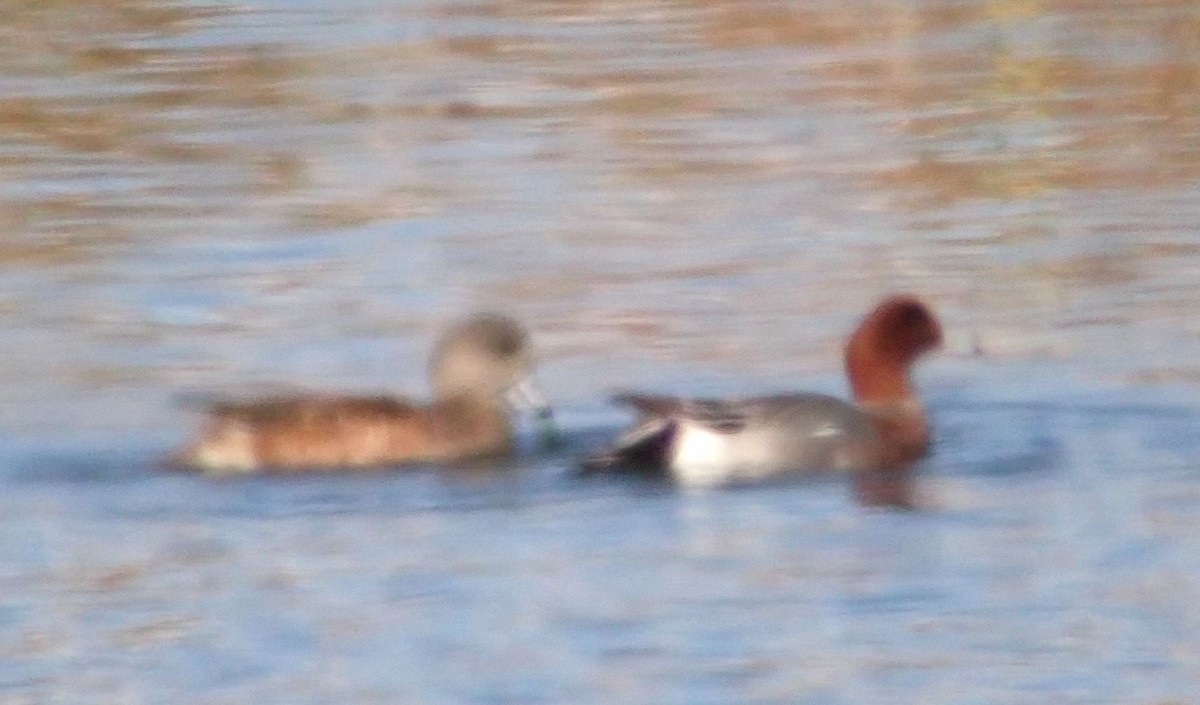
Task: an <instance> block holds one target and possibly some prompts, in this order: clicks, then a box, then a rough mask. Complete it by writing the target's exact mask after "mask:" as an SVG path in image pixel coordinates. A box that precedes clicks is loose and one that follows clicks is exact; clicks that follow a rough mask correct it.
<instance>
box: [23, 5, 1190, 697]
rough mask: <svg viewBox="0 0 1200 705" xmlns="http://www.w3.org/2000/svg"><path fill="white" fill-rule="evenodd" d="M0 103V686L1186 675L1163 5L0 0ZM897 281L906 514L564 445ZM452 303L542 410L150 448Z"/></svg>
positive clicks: (451, 690) (134, 688)
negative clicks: (681, 477) (458, 450)
mask: <svg viewBox="0 0 1200 705" xmlns="http://www.w3.org/2000/svg"><path fill="white" fill-rule="evenodd" d="M0 135H2V136H3V137H2V139H0V226H2V231H0V232H2V234H0V351H2V354H0V703H46V702H69V703H93V702H94V703H117V702H119V703H142V702H164V703H165V702H170V703H220V702H229V703H234V702H266V703H273V702H279V703H296V702H313V703H317V702H321V703H325V702H330V703H333V702H337V703H344V702H356V703H366V702H384V703H396V702H406V703H488V704H492V703H560V702H562V703H566V702H570V703H613V702H621V703H656V704H657V703H681V704H682V703H781V704H782V703H851V702H855V703H857V702H871V703H954V704H956V705H957V704H961V703H989V704H990V703H1031V704H1032V703H1046V702H1067V703H1121V704H1126V703H1145V704H1157V705H1166V704H1168V703H1170V704H1178V703H1193V702H1197V700H1196V697H1197V696H1196V693H1198V692H1200V636H1197V635H1198V634H1200V608H1198V607H1197V604H1200V468H1198V467H1197V463H1196V460H1195V459H1196V457H1197V454H1198V453H1200V434H1198V433H1197V428H1198V427H1200V403H1197V401H1196V394H1195V391H1196V389H1197V382H1200V363H1198V362H1197V360H1198V359H1200V356H1198V354H1197V353H1198V352H1200V344H1198V343H1200V341H1198V336H1200V319H1198V318H1197V316H1196V313H1195V312H1196V310H1197V302H1198V296H1197V285H1198V284H1200V237H1198V236H1197V235H1196V232H1195V226H1196V223H1197V222H1200V9H1197V8H1196V7H1195V6H1194V5H1193V4H1192V3H1190V2H1187V1H1185V0H1162V1H1159V2H1144V1H1143V0H1124V1H1117V0H1107V1H1103V0H1102V1H1098V2H1069V1H1063V2H1049V1H1042V0H990V1H986V0H943V1H940V2H939V1H937V0H929V1H917V0H891V1H885V0H875V1H868V0H840V1H839V2H832V1H824V0H813V1H809V2H767V1H765V0H679V1H675V0H659V1H655V0H641V1H640V2H626V1H625V0H608V1H606V2H592V1H590V0H560V1H555V0H502V1H501V0H495V1H493V0H476V1H474V2H456V1H453V0H443V1H434V0H426V1H424V2H419V1H410V2H405V1H403V0H393V1H391V2H366V1H361V2H343V3H335V2H320V1H319V0H312V1H301V0H295V1H286V0H280V1H279V2H274V3H270V2H251V3H223V2H174V3H172V2H158V1H157V0H156V1H153V2H151V1H150V0H110V1H108V2H97V3H81V2H77V1H69V0H54V1H50V2H41V3H28V2H24V3H23V2H9V3H0ZM898 290H907V291H913V292H917V293H919V294H920V295H922V296H923V297H925V298H926V299H927V300H929V301H930V302H931V304H932V305H933V306H935V307H936V309H937V310H938V312H939V314H940V315H941V317H942V319H943V322H944V324H945V327H946V330H947V334H948V343H949V344H948V346H947V347H948V349H947V350H946V351H945V353H944V354H943V355H941V356H940V357H937V358H934V359H932V360H930V361H929V362H928V363H927V364H925V365H924V366H923V367H922V369H921V370H920V375H919V377H920V386H921V388H922V390H923V391H924V392H925V395H926V402H927V404H928V406H929V408H930V411H931V413H932V415H933V416H934V418H935V421H936V423H937V428H938V445H937V448H936V451H935V454H934V456H933V457H932V458H931V459H930V461H929V462H928V463H927V464H926V466H925V467H924V468H923V474H922V486H921V488H922V498H923V504H924V507H925V509H924V510H923V511H921V512H917V513H911V514H899V513H889V512H872V511H864V510H862V509H859V508H856V507H855V506H854V505H853V504H852V502H851V501H850V498H849V497H848V494H847V492H846V488H845V487H844V486H843V485H842V484H841V483H839V482H837V481H833V480H822V481H817V482H812V483H805V484H800V485H790V486H776V487H763V488H753V489H746V490H739V491H725V492H709V493H696V494H690V493H676V492H671V491H668V490H666V489H664V488H661V487H653V486H646V485H642V484H638V483H633V482H630V483H625V482H602V481H594V482H584V481H581V480H579V479H578V478H576V477H574V476H573V475H572V468H573V467H574V463H575V459H576V458H577V457H578V455H579V454H580V453H582V452H583V451H584V449H586V448H588V447H590V446H591V445H593V444H595V443H598V442H601V441H602V440H603V439H604V438H605V437H606V436H608V435H610V434H611V433H612V432H613V431H614V430H615V429H617V428H619V427H620V426H621V425H622V424H623V423H625V421H626V418H625V417H624V416H623V414H622V412H620V411H619V410H612V409H609V408H607V407H606V405H605V403H604V398H605V395H606V394H608V393H609V392H610V391H612V390H613V389H616V388H619V387H644V388H649V389H654V390H658V391H663V392H671V393H679V394H717V393H736V392H753V391H763V390H778V389H796V388H813V389H818V390H823V391H829V392H834V393H839V394H841V393H844V389H843V387H844V385H843V382H842V381H841V378H840V374H839V369H838V368H839V362H840V353H839V346H840V344H841V340H842V339H843V337H844V335H845V334H846V332H847V330H848V329H849V328H850V327H851V326H853V324H854V321H855V320H856V319H857V318H858V317H859V316H860V315H861V314H862V313H863V312H864V311H865V310H866V309H867V308H868V307H869V306H870V305H871V304H872V303H873V302H874V301H875V300H876V299H877V298H878V297H880V296H882V295H883V294H885V293H888V292H892V291H898ZM481 307H488V308H502V309H505V310H508V311H510V312H512V313H514V314H515V315H517V316H519V317H520V318H522V319H523V320H525V321H526V322H527V323H528V324H529V325H530V327H531V328H532V329H533V330H534V332H535V336H536V340H537V344H538V347H539V349H540V352H541V357H542V367H541V370H540V373H539V377H540V379H541V383H542V386H543V387H544V388H545V390H546V391H547V393H548V394H549V395H550V396H552V397H553V398H554V400H555V402H556V404H557V406H558V409H559V413H560V420H561V423H562V426H563V428H564V431H565V433H566V436H567V440H568V442H567V444H566V446H565V447H564V448H563V449H561V450H559V451H555V452H553V453H549V454H537V453H535V452H532V449H531V448H530V447H529V446H530V444H529V443H526V444H525V446H526V449H525V452H524V453H523V454H522V456H521V457H520V458H519V459H518V460H515V461H513V462H511V463H509V464H506V465H505V466H503V467H496V468H490V467H484V468H479V467H475V468H458V469H453V470H448V471H439V470H434V469H429V468H425V469H417V470H414V471H411V472H403V473H368V474H362V475H348V476H331V477H318V478H308V479H299V480H297V479H295V478H256V479H250V480H236V481H235V480H227V481H218V480H212V479H207V478H200V477H192V476H181V475H173V474H163V473H160V472H158V471H157V470H156V469H155V465H154V464H155V461H156V459H157V458H158V457H160V456H161V454H162V453H163V452H164V451H165V450H167V449H168V448H170V447H171V445H172V444H174V443H176V442H178V441H179V440H180V439H181V438H182V437H183V436H184V435H185V434H186V433H187V431H188V429H189V428H191V427H193V426H194V424H195V419H194V418H192V417H190V416H189V415H188V413H187V412H186V411H184V410H181V409H179V408H178V406H177V405H176V404H175V400H176V398H177V397H178V396H179V395H180V394H185V393H192V392H196V391H201V392H205V393H208V392H218V393H223V392H245V391H246V390H247V389H252V388H254V387H256V386H259V385H261V386H264V387H278V386H287V387H305V388H317V389H350V390H379V389H388V390H395V391H397V392H401V393H411V394H423V393H424V381H423V379H422V376H423V370H424V359H425V356H426V355H427V352H428V350H429V347H430V345H431V343H432V339H433V337H434V336H435V335H436V333H437V331H438V330H439V329H440V328H441V327H442V326H444V325H445V324H446V322H447V321H449V320H451V319H452V318H454V317H455V316H458V315H461V314H462V313H463V312H465V311H468V310H472V309H476V308H481Z"/></svg>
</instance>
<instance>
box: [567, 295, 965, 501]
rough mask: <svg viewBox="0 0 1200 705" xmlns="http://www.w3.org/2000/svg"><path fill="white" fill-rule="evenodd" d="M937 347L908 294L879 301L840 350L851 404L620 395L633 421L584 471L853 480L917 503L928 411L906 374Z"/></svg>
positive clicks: (818, 399)
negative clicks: (826, 474) (915, 470)
mask: <svg viewBox="0 0 1200 705" xmlns="http://www.w3.org/2000/svg"><path fill="white" fill-rule="evenodd" d="M941 343H942V329H941V325H940V324H939V323H938V320H937V318H936V317H935V316H934V314H933V312H932V311H931V310H930V308H929V307H928V306H927V305H926V304H925V303H923V302H922V301H920V300H918V299H917V298H915V297H913V296H908V295H901V296H892V297H889V298H887V299H885V300H884V301H882V302H881V303H880V304H879V305H878V306H876V307H875V309H874V310H872V311H871V312H870V313H869V314H868V315H867V316H866V317H865V318H864V319H863V320H862V322H861V323H859V325H858V327H857V329H856V330H855V332H854V333H853V335H851V336H850V339H849V340H848V341H847V343H846V346H845V360H844V362H845V367H846V375H847V377H848V378H849V381H850V387H851V389H852V390H853V393H854V402H853V403H851V402H846V401H842V400H840V399H837V398H835V397H831V396H826V395H824V394H812V393H794V394H781V395H774V396H765V397H754V398H745V399H732V400H705V399H700V400H696V399H676V398H673V397H663V396H650V395H644V394H621V395H618V396H616V397H615V398H614V400H615V401H616V402H618V403H621V404H626V405H629V406H632V407H633V408H634V409H636V410H637V411H638V413H639V414H640V417H641V418H640V419H639V422H638V423H637V424H636V425H635V426H634V427H633V428H632V429H631V430H630V431H628V432H627V433H625V434H624V435H622V436H621V437H620V438H618V439H617V441H616V443H615V444H614V445H613V447H612V448H609V449H607V450H604V451H602V452H600V453H598V454H596V455H594V456H592V457H590V458H588V459H586V460H585V461H584V470H585V471H604V470H613V469H637V470H641V471H647V470H648V471H651V472H662V473H665V474H666V475H668V476H669V477H671V478H672V479H674V480H675V481H676V482H678V483H679V484H681V485H685V486H703V485H720V484H729V483H738V482H747V481H755V480H762V479H766V478H771V477H778V476H783V475H787V474H791V473H806V472H815V471H822V470H825V471H830V470H833V471H836V470H844V471H851V472H853V473H854V477H855V481H854V485H855V489H856V492H857V495H858V498H859V500H860V501H862V502H863V503H865V504H870V505H891V506H898V507H909V506H912V505H913V501H914V500H913V496H912V466H913V464H914V463H915V462H916V461H917V460H918V459H920V458H921V457H922V456H924V455H925V454H926V453H927V452H928V450H929V444H930V432H929V424H928V421H927V419H926V415H925V411H924V408H923V407H922V405H921V401H920V399H919V398H918V396H917V393H916V390H915V389H914V387H913V383H912V375H911V370H912V367H913V365H914V364H915V363H916V362H917V360H918V359H920V358H921V357H922V356H923V355H925V354H926V353H928V352H930V351H931V350H934V349H936V348H938V347H939V346H940V345H941Z"/></svg>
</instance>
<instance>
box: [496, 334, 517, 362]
mask: <svg viewBox="0 0 1200 705" xmlns="http://www.w3.org/2000/svg"><path fill="white" fill-rule="evenodd" d="M523 342H524V341H523V340H522V336H521V334H520V333H518V332H517V331H501V332H498V333H497V334H496V335H495V336H494V337H493V338H492V349H493V350H495V351H496V353H497V354H498V355H500V356H501V357H511V356H513V355H516V354H517V352H518V351H519V350H520V349H521V345H522V344H523Z"/></svg>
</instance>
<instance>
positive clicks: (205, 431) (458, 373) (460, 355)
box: [169, 313, 554, 473]
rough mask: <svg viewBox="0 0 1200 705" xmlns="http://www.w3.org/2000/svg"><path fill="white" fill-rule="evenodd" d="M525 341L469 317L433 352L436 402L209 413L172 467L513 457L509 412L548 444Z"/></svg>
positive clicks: (375, 401) (290, 401)
mask: <svg viewBox="0 0 1200 705" xmlns="http://www.w3.org/2000/svg"><path fill="white" fill-rule="evenodd" d="M531 348H532V346H531V343H530V337H529V333H528V332H527V331H526V330H525V328H524V327H523V326H521V325H520V324H519V323H517V322H516V321H514V320H513V319H511V318H509V317H507V316H503V315H499V314H495V313H483V314H478V315H475V316H473V317H471V318H469V319H467V320H465V321H463V322H461V323H459V324H458V325H456V326H454V327H453V328H451V329H450V330H449V331H448V332H447V333H446V334H445V336H443V337H442V338H441V340H440V342H438V344H437V346H436V347H435V348H434V351H433V354H432V357H431V360H430V366H429V375H430V381H431V384H432V391H433V400H432V401H430V402H429V403H427V404H420V403H417V402H414V401H410V400H407V399H402V398H394V397H386V396H376V397H353V396H326V395H311V396H303V395H297V396H279V397H272V398H267V399H260V400H255V401H246V402H243V401H233V402H220V403H216V404H212V405H211V406H209V407H208V409H207V419H206V422H205V424H204V426H203V427H202V429H201V431H200V434H199V437H198V438H197V439H196V440H195V441H193V442H192V443H189V444H188V445H186V446H184V447H183V448H182V449H180V450H179V451H178V452H176V453H175V454H174V455H173V456H172V457H171V458H170V460H169V463H170V464H171V465H173V466H176V467H182V468H188V469H195V470H202V471H206V472H211V473H238V472H254V471H258V470H281V471H307V470H334V469H347V468H361V467H368V466H381V465H400V464H406V463H421V462H450V461H456V460H464V459H469V458H476V457H482V456H491V455H501V454H505V453H508V452H509V451H511V449H512V447H513V425H512V420H511V414H510V411H512V410H513V407H516V406H520V407H526V408H529V409H531V410H532V411H533V412H534V413H535V415H536V418H537V419H538V421H539V422H540V423H541V424H542V426H543V431H544V432H545V433H546V434H547V435H553V433H554V430H553V419H552V415H551V411H550V406H549V405H548V404H547V402H546V401H545V398H544V397H543V396H542V395H541V393H540V392H539V391H538V389H537V388H536V386H534V385H533V383H532V377H531V372H532V368H533V353H532V349H531Z"/></svg>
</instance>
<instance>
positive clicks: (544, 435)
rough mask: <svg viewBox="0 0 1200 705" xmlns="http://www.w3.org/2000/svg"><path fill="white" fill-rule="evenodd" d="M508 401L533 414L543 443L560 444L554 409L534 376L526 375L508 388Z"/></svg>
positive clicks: (549, 444)
mask: <svg viewBox="0 0 1200 705" xmlns="http://www.w3.org/2000/svg"><path fill="white" fill-rule="evenodd" d="M508 403H509V404H512V405H513V407H515V408H520V409H527V410H529V412H530V413H532V414H533V418H534V422H535V423H536V424H537V431H538V437H539V439H540V440H541V441H542V443H543V445H547V446H553V445H557V444H558V442H559V434H558V428H557V426H555V424H554V411H553V410H552V409H551V408H550V402H548V401H546V397H545V395H543V394H542V391H541V390H540V389H538V387H537V385H536V384H535V383H534V381H533V379H532V378H530V377H526V378H525V379H523V380H521V381H520V382H518V383H517V384H515V385H513V386H512V388H510V389H509V390H508Z"/></svg>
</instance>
